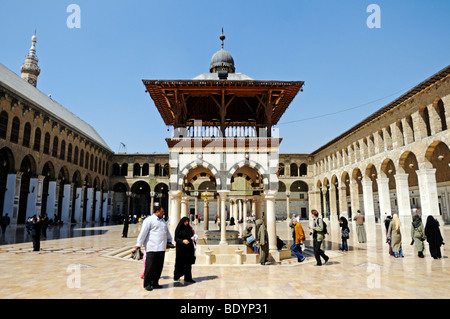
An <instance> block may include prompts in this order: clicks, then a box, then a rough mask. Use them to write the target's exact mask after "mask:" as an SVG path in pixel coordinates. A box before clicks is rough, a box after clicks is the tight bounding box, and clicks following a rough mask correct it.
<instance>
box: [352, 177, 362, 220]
mask: <svg viewBox="0 0 450 319" xmlns="http://www.w3.org/2000/svg"><path fill="white" fill-rule="evenodd" d="M350 202H351V207H352V216H356V212H357V211H358V210H359V209H360V206H359V190H358V182H357V181H356V180H354V179H351V180H350Z"/></svg>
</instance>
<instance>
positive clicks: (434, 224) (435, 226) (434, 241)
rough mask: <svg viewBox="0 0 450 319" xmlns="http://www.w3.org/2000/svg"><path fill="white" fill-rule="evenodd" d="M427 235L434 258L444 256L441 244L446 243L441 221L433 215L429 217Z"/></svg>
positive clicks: (426, 226)
mask: <svg viewBox="0 0 450 319" xmlns="http://www.w3.org/2000/svg"><path fill="white" fill-rule="evenodd" d="M425 236H427V242H428V244H429V245H430V254H431V257H433V258H434V259H438V258H442V256H441V246H442V245H444V239H443V238H442V235H441V231H440V230H439V222H438V221H437V220H436V219H435V218H434V217H433V216H431V215H430V216H428V218H427V224H426V225H425Z"/></svg>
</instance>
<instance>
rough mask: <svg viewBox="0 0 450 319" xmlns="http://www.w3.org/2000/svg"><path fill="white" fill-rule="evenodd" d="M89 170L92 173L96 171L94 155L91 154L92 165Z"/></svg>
mask: <svg viewBox="0 0 450 319" xmlns="http://www.w3.org/2000/svg"><path fill="white" fill-rule="evenodd" d="M89 169H90V170H91V171H93V170H94V154H91V162H90V165H89Z"/></svg>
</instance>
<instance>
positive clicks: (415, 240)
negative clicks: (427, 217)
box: [411, 215, 426, 258]
mask: <svg viewBox="0 0 450 319" xmlns="http://www.w3.org/2000/svg"><path fill="white" fill-rule="evenodd" d="M425 237H426V236H425V229H424V227H423V224H422V218H420V215H414V216H413V221H412V225H411V238H412V241H411V245H414V244H415V246H416V250H417V252H418V255H419V257H420V258H423V257H424V256H423V251H424V250H425V245H424V243H423V241H424V240H425Z"/></svg>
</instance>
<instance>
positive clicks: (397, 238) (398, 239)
mask: <svg viewBox="0 0 450 319" xmlns="http://www.w3.org/2000/svg"><path fill="white" fill-rule="evenodd" d="M400 226H401V223H400V219H399V218H398V215H397V214H394V216H392V222H391V224H390V225H389V229H388V232H387V234H386V235H387V241H390V243H391V246H392V250H393V251H394V257H395V258H398V257H404V256H403V249H402V233H401V232H400Z"/></svg>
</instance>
